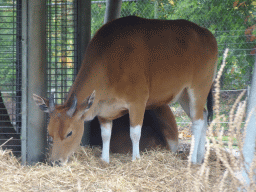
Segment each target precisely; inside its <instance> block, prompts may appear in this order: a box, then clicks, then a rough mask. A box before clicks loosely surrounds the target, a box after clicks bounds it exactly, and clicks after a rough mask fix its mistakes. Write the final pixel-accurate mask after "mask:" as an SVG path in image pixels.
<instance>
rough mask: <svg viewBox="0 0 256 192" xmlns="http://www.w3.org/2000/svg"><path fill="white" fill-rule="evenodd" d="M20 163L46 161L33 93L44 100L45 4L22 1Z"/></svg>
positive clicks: (41, 119) (40, 0) (43, 126)
mask: <svg viewBox="0 0 256 192" xmlns="http://www.w3.org/2000/svg"><path fill="white" fill-rule="evenodd" d="M22 8H23V13H22V16H23V18H22V21H23V24H22V27H23V30H22V48H23V49H22V51H23V56H22V57H23V58H22V65H23V67H22V69H23V72H22V75H23V77H22V81H23V82H22V83H23V85H22V162H23V164H26V163H28V164H34V163H37V162H39V161H43V160H44V159H45V148H46V136H47V131H46V118H45V114H44V113H43V112H42V111H41V110H39V108H38V106H36V105H35V102H34V101H33V98H32V95H33V93H35V94H38V95H41V96H44V97H45V96H46V93H47V89H46V3H45V0H24V1H22Z"/></svg>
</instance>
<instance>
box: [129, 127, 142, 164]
mask: <svg viewBox="0 0 256 192" xmlns="http://www.w3.org/2000/svg"><path fill="white" fill-rule="evenodd" d="M140 135H141V126H140V125H137V126H135V127H130V137H131V140H132V160H135V159H136V158H140V147H139V145H140Z"/></svg>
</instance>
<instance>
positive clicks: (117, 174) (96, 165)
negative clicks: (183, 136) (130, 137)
mask: <svg viewBox="0 0 256 192" xmlns="http://www.w3.org/2000/svg"><path fill="white" fill-rule="evenodd" d="M211 151H212V150H211ZM100 153H101V150H100V149H99V148H85V147H81V149H80V150H79V151H78V152H77V153H75V155H74V156H72V157H71V159H70V163H68V164H67V165H66V166H63V167H57V166H55V167H51V166H49V165H47V164H44V163H38V164H36V165H34V166H22V165H21V164H20V163H19V161H18V160H17V159H16V157H14V156H12V154H11V153H10V151H3V150H0V173H1V174H0V183H1V185H0V191H224V190H226V191H237V189H236V187H237V186H238V185H239V182H238V180H236V179H235V178H234V177H232V176H231V175H229V174H227V173H226V175H225V174H224V172H225V167H224V166H222V165H220V164H219V163H217V161H215V159H216V158H215V157H214V155H216V154H214V153H212V154H210V155H209V161H208V163H207V165H206V166H205V170H206V171H205V172H204V173H202V174H201V170H202V169H201V168H202V166H200V165H191V167H189V166H188V161H187V160H181V157H179V156H178V155H175V154H172V153H171V152H170V151H167V150H163V149H157V150H155V151H147V152H145V153H143V154H142V156H141V159H140V160H137V161H135V162H132V161H131V154H128V155H120V154H111V156H110V158H111V163H110V164H106V163H104V162H102V161H101V160H100V158H99V157H100ZM183 158H184V155H183ZM207 175H209V177H208V176H207ZM223 175H224V176H225V177H226V178H225V181H224V182H223V180H222V179H223ZM255 189H256V188H255Z"/></svg>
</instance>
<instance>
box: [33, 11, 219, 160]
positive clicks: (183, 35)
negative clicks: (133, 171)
mask: <svg viewBox="0 0 256 192" xmlns="http://www.w3.org/2000/svg"><path fill="white" fill-rule="evenodd" d="M217 55H218V49H217V42H216V39H215V37H214V36H213V35H212V33H211V32H210V31H208V30H207V29H205V28H202V27H200V26H198V25H196V24H194V23H192V22H189V21H186V20H173V21H168V20H155V19H143V18H139V17H135V16H129V17H124V18H120V19H116V20H114V21H111V22H109V23H107V24H105V25H104V26H102V27H101V28H100V29H99V30H98V32H97V33H96V34H95V36H94V37H93V39H92V40H91V42H90V43H89V45H88V47H87V50H86V53H85V57H84V60H83V63H82V66H81V69H80V71H79V73H78V75H77V77H76V80H75V82H74V84H73V85H72V87H71V89H70V92H69V95H68V97H67V100H66V102H65V103H64V104H63V105H58V106H55V104H54V98H53V95H51V97H50V99H49V100H48V99H44V98H42V97H40V96H37V95H33V98H34V100H35V102H36V103H37V105H39V106H40V108H41V109H42V110H43V111H45V112H49V113H50V122H49V125H48V131H49V134H50V136H52V138H53V149H52V154H51V160H52V161H58V162H61V163H65V162H66V161H67V159H68V156H69V155H70V154H71V153H73V151H74V150H75V149H76V148H77V146H78V145H79V144H80V141H81V138H82V135H83V124H84V121H90V120H92V119H93V118H94V117H96V116H97V117H98V119H99V122H100V126H101V136H102V141H103V149H102V159H103V160H104V161H106V162H109V148H110V137H111V129H112V121H113V120H114V119H117V118H119V117H121V116H123V115H125V114H127V113H129V119H130V137H131V140H132V146H133V150H132V151H133V152H132V159H133V160H135V159H136V158H139V157H140V154H139V141H140V135H141V127H142V123H143V117H144V113H145V110H146V109H157V108H158V107H161V106H164V105H166V104H168V103H170V102H175V101H178V102H179V103H180V104H181V106H182V107H183V109H184V110H185V112H186V113H187V115H188V116H189V117H190V118H191V120H192V133H193V138H194V139H193V141H194V143H193V145H194V150H193V151H191V152H192V158H191V160H192V162H193V163H201V162H202V160H203V156H204V151H205V136H206V129H207V111H206V110H205V109H204V106H205V103H206V99H207V95H208V93H209V91H210V88H211V86H212V83H213V80H214V76H215V73H216V68H217ZM168 144H169V145H170V146H172V147H171V148H173V149H174V151H175V150H176V148H177V141H176V140H172V138H171V137H170V138H168Z"/></svg>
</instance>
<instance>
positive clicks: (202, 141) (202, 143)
mask: <svg viewBox="0 0 256 192" xmlns="http://www.w3.org/2000/svg"><path fill="white" fill-rule="evenodd" d="M207 114H208V113H207V111H204V125H203V128H202V131H201V137H200V141H199V145H198V150H197V162H198V163H202V162H203V159H204V153H205V142H206V130H207Z"/></svg>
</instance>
